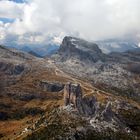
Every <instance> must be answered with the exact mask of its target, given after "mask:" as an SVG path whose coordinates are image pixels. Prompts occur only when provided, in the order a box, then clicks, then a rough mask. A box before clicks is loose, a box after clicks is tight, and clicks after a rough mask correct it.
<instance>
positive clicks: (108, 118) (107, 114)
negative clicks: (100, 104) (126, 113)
mask: <svg viewBox="0 0 140 140" xmlns="http://www.w3.org/2000/svg"><path fill="white" fill-rule="evenodd" d="M101 115H102V118H103V119H104V120H106V121H111V119H112V118H113V111H112V108H111V102H108V103H107V105H106V108H105V110H104V111H103V112H102V114H101Z"/></svg>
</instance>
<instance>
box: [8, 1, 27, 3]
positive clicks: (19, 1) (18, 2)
mask: <svg viewBox="0 0 140 140" xmlns="http://www.w3.org/2000/svg"><path fill="white" fill-rule="evenodd" d="M9 1H14V2H16V3H25V2H27V0H9Z"/></svg>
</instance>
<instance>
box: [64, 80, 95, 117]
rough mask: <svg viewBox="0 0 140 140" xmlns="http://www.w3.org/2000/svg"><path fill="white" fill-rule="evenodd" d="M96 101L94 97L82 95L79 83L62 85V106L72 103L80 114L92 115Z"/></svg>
mask: <svg viewBox="0 0 140 140" xmlns="http://www.w3.org/2000/svg"><path fill="white" fill-rule="evenodd" d="M96 101H97V100H96V98H95V97H91V98H90V97H82V90H81V87H80V85H79V84H72V83H68V84H66V85H65V87H64V106H69V105H72V106H73V107H74V108H75V109H76V110H77V111H78V112H79V113H80V114H81V115H85V116H92V115H94V113H95V103H96Z"/></svg>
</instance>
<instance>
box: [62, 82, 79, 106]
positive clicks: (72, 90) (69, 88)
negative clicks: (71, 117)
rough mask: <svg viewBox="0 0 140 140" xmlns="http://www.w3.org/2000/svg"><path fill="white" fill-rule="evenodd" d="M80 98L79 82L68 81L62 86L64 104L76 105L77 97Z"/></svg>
mask: <svg viewBox="0 0 140 140" xmlns="http://www.w3.org/2000/svg"><path fill="white" fill-rule="evenodd" d="M81 98H82V91H81V87H80V85H79V84H71V83H68V84H66V85H65V87H64V105H65V106H67V105H69V104H73V105H74V106H75V107H77V99H81Z"/></svg>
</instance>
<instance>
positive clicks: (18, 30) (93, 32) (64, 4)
mask: <svg viewBox="0 0 140 140" xmlns="http://www.w3.org/2000/svg"><path fill="white" fill-rule="evenodd" d="M0 17H8V18H16V20H15V22H14V23H11V24H10V25H8V27H2V30H3V32H4V33H3V32H0V34H1V35H0V38H4V37H5V36H6V35H9V34H10V35H13V36H16V38H18V39H17V40H16V41H19V42H20V41H21V40H22V41H21V42H22V43H24V42H26V43H27V42H29V43H32V42H33V43H36V42H38V43H45V42H46V41H47V40H49V41H50V38H52V41H54V42H55V43H58V42H59V43H60V42H61V40H62V38H63V37H64V36H65V35H74V36H80V37H82V38H85V39H88V40H99V39H106V38H114V37H120V36H125V35H131V34H132V35H134V36H135V35H137V34H140V26H139V25H140V18H139V17H140V0H30V1H29V2H28V3H23V4H17V3H15V2H9V1H7V0H6V1H0ZM0 26H1V25H0ZM0 28H1V27H0ZM0 30H1V29H0ZM36 33H38V34H39V35H38V36H37V35H36ZM2 34H5V36H4V37H3V36H2ZM27 34H28V36H27ZM53 37H54V38H53ZM6 40H7V39H6Z"/></svg>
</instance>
